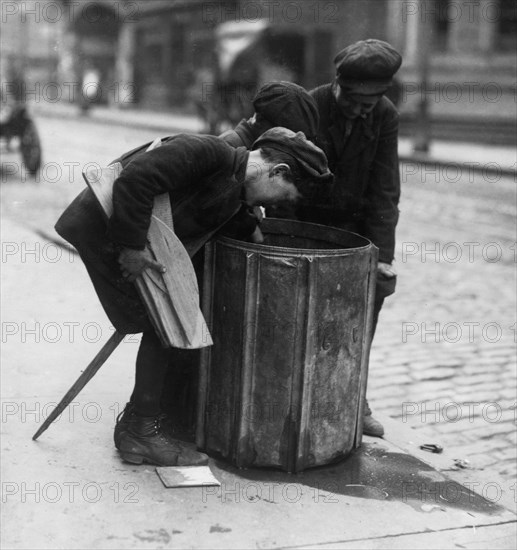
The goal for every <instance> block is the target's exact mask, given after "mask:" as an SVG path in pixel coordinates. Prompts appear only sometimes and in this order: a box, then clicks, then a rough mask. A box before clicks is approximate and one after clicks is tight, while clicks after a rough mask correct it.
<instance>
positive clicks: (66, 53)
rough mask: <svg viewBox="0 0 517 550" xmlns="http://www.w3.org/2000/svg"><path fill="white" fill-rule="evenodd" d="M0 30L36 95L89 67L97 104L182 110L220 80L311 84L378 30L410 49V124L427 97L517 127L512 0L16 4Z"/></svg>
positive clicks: (469, 115)
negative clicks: (344, 51) (97, 85)
mask: <svg viewBox="0 0 517 550" xmlns="http://www.w3.org/2000/svg"><path fill="white" fill-rule="evenodd" d="M1 35H2V38H1V40H2V44H1V45H2V65H3V70H2V73H3V75H4V74H6V73H8V72H9V70H11V69H10V68H11V67H14V66H18V67H21V68H22V69H23V72H24V75H25V78H26V80H27V85H28V89H29V90H37V89H38V88H39V89H40V90H41V89H43V88H44V86H45V85H48V83H54V82H55V83H59V84H60V85H61V86H64V85H66V84H67V83H68V88H67V89H68V91H69V92H70V89H71V88H72V87H73V86H75V89H76V90H79V91H80V89H81V88H80V86H81V85H82V78H83V76H84V74H85V72H86V71H87V70H88V69H91V68H92V67H94V68H95V69H96V70H97V71H98V73H99V78H100V82H101V91H102V93H101V94H100V97H99V98H98V101H99V102H100V103H105V104H108V105H112V106H113V107H116V108H128V107H129V108H146V109H157V110H162V109H167V110H174V109H179V110H182V111H185V110H187V111H189V110H193V109H194V108H195V106H196V104H198V105H199V103H200V102H203V101H208V98H209V96H210V95H213V93H214V88H213V86H212V85H213V83H214V82H221V81H224V82H227V83H229V85H233V86H234V87H233V88H231V89H232V92H231V93H233V94H237V95H239V94H240V96H247V95H250V94H251V93H252V92H251V90H252V89H256V87H257V86H259V85H260V84H261V83H263V82H265V81H268V80H273V79H278V78H284V79H291V80H294V81H296V82H298V83H300V84H302V85H303V86H305V87H306V88H309V89H310V88H312V87H314V86H317V85H319V84H322V83H324V82H328V81H329V80H330V79H331V78H332V77H333V73H334V68H333V64H332V59H333V57H334V55H335V53H337V52H338V51H339V50H340V49H341V48H343V47H344V46H346V45H347V44H349V43H351V42H354V41H356V40H360V39H364V38H368V37H374V38H379V39H384V40H387V41H389V42H391V43H392V44H393V45H394V46H395V47H396V48H398V49H399V50H400V51H401V52H402V53H403V55H404V63H403V66H402V69H401V71H400V73H399V78H400V84H401V87H400V89H399V92H400V94H399V100H400V102H399V109H400V110H401V113H402V115H403V119H404V120H406V121H408V123H409V122H410V121H411V120H412V119H414V118H415V116H416V113H417V112H418V110H419V109H420V107H421V105H422V101H423V100H425V103H426V108H427V109H428V110H429V112H430V114H431V116H432V117H433V119H434V120H442V122H443V124H447V123H449V125H450V126H451V127H459V126H461V124H463V123H465V122H466V121H468V123H469V124H472V123H473V121H474V120H475V119H476V120H477V119H479V120H480V121H481V123H482V124H486V123H487V121H488V122H489V123H490V124H491V125H497V127H498V128H499V130H500V131H501V132H502V133H499V134H498V135H501V136H503V139H507V138H508V137H509V135H510V134H509V132H510V133H511V132H512V131H513V130H512V127H513V126H512V122H513V118H514V117H515V93H516V81H517V77H516V53H515V52H516V48H517V3H516V2H515V0H334V1H327V0H297V1H292V0H274V1H272V0H228V1H218V2H208V1H205V0H171V1H167V0H146V1H129V0H118V1H117V2H113V0H94V1H84V2H73V1H70V0H56V1H48V2H47V1H37V2H36V1H30V0H29V1H27V0H23V1H19V0H12V1H10V2H3V3H2V18H1ZM424 64H425V65H426V69H427V70H426V71H425V74H424V72H423V71H422V67H423V65H424ZM2 78H3V80H4V81H5V79H6V77H5V76H2ZM423 78H425V79H426V80H427V83H426V87H425V88H424V87H422V80H423ZM70 83H73V84H70ZM236 86H237V87H238V86H240V87H241V88H240V89H237V88H235V87H236ZM230 87H231V86H230ZM62 89H63V90H65V88H62ZM48 90H50V88H49V87H48V86H47V91H48ZM229 93H230V92H229ZM62 95H63V97H62V98H61V99H63V100H65V99H66V100H70V101H77V97H76V94H70V93H68V94H62ZM71 95H73V97H71ZM226 99H227V98H226ZM239 99H241V100H242V99H243V97H240V98H239ZM244 99H245V100H247V97H244ZM447 121H448V122H447ZM451 121H452V122H451ZM458 125H459V126H458ZM408 127H409V126H408ZM505 128H506V130H504V129H505ZM505 132H506V133H505ZM496 133H497V132H496ZM496 137H497V136H496Z"/></svg>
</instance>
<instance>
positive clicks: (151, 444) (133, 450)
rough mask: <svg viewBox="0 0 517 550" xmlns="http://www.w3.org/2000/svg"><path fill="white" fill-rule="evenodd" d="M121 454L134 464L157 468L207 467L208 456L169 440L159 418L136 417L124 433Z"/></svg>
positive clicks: (184, 444) (191, 446) (124, 458)
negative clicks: (150, 465)
mask: <svg viewBox="0 0 517 550" xmlns="http://www.w3.org/2000/svg"><path fill="white" fill-rule="evenodd" d="M118 449H119V453H120V456H121V457H122V459H123V460H125V461H126V462H130V463H131V464H142V463H143V462H146V463H148V464H155V465H156V466H203V465H206V464H208V456H207V455H206V454H204V453H200V452H198V451H196V449H195V446H194V445H193V444H191V443H185V442H183V441H179V440H177V439H172V438H170V437H168V436H167V435H166V434H165V433H164V432H163V430H162V428H161V426H160V417H159V416H156V417H154V416H150V417H149V416H138V415H137V414H134V413H133V414H132V415H131V417H130V419H129V421H128V423H127V428H126V429H125V431H121V432H120V440H119V447H118Z"/></svg>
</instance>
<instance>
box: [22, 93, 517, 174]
mask: <svg viewBox="0 0 517 550" xmlns="http://www.w3.org/2000/svg"><path fill="white" fill-rule="evenodd" d="M32 110H33V112H34V113H35V114H36V115H43V116H53V117H64V118H78V108H77V106H76V105H73V104H70V103H60V104H46V103H38V104H34V105H33V106H32ZM88 117H89V118H91V119H92V120H94V121H96V122H104V123H106V124H117V125H120V126H128V127H133V128H135V127H141V128H145V129H152V130H156V132H157V135H160V136H164V135H170V134H174V133H177V132H189V133H198V132H201V131H202V130H203V122H202V121H201V120H200V119H199V118H197V117H195V116H189V115H182V114H178V113H162V112H156V111H143V110H137V109H125V110H123V109H113V108H108V107H93V108H92V109H91V111H90V113H89V115H88ZM399 156H400V160H401V161H403V162H408V163H411V162H412V163H419V164H420V163H421V164H427V165H430V166H431V167H433V166H451V170H454V168H455V167H456V168H459V167H461V166H468V168H469V170H473V171H481V172H492V173H493V172H496V173H499V174H507V175H513V176H515V175H516V174H517V171H516V170H517V151H516V149H515V147H511V146H508V147H499V146H498V147H495V146H487V145H484V144H472V143H468V144H465V143H457V142H450V141H434V142H432V143H431V147H430V151H429V152H428V153H419V152H416V153H415V152H414V151H413V143H412V140H411V139H408V138H403V137H400V138H399Z"/></svg>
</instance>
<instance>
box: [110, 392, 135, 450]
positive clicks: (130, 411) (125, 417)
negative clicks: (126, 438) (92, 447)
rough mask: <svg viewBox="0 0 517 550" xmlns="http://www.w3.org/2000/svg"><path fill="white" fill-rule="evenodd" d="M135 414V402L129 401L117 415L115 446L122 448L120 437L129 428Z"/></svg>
mask: <svg viewBox="0 0 517 550" xmlns="http://www.w3.org/2000/svg"><path fill="white" fill-rule="evenodd" d="M134 414H135V408H134V405H133V403H131V402H128V403H126V406H125V407H124V410H123V411H122V412H120V413H119V414H118V416H117V421H116V423H115V430H114V432H113V441H114V442H115V447H116V448H117V449H119V448H120V437H121V435H122V433H123V432H125V431H126V430H127V427H128V425H129V422H130V419H131V418H132V417H133V415H134Z"/></svg>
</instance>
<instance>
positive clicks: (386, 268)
mask: <svg viewBox="0 0 517 550" xmlns="http://www.w3.org/2000/svg"><path fill="white" fill-rule="evenodd" d="M377 271H378V273H379V274H380V275H382V276H383V277H386V279H392V278H393V277H395V276H396V275H397V272H396V271H395V268H394V267H393V266H392V265H391V264H387V263H384V262H379V263H378V264H377Z"/></svg>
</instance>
